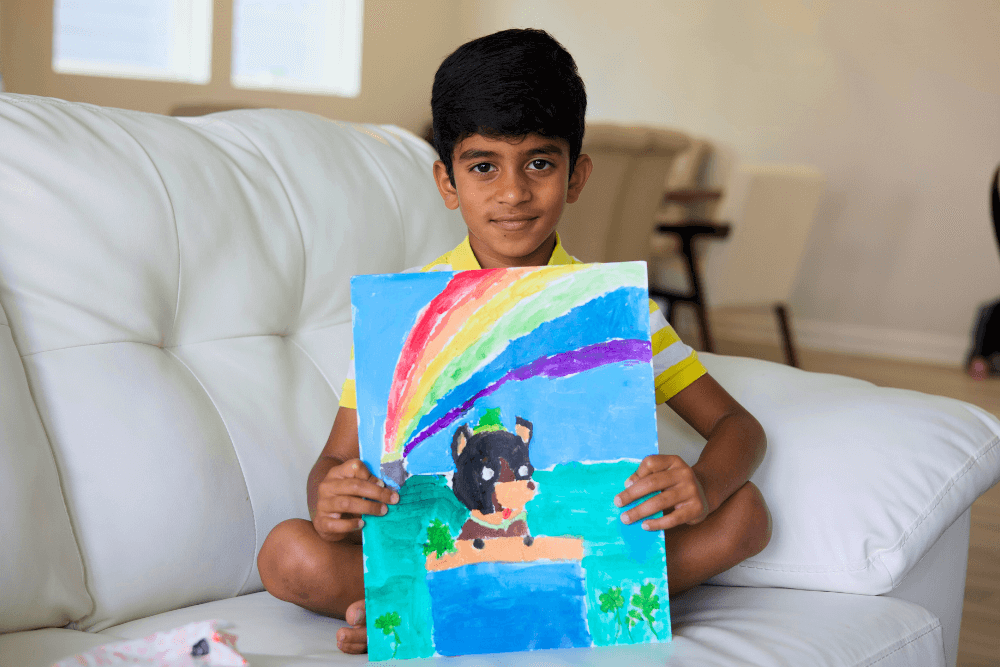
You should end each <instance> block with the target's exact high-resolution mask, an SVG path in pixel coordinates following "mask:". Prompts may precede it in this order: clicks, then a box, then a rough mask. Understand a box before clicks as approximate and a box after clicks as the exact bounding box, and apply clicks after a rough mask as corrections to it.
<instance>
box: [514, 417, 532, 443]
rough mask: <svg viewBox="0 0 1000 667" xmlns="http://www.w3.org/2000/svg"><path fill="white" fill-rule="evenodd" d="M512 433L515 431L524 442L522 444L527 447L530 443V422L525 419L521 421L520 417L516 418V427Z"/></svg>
mask: <svg viewBox="0 0 1000 667" xmlns="http://www.w3.org/2000/svg"><path fill="white" fill-rule="evenodd" d="M514 431H516V432H517V435H518V436H519V437H520V438H521V440H523V441H524V444H526V445H527V444H528V443H529V442H531V431H532V426H531V422H529V421H528V420H527V419H521V418H520V417H518V418H517V426H515V427H514Z"/></svg>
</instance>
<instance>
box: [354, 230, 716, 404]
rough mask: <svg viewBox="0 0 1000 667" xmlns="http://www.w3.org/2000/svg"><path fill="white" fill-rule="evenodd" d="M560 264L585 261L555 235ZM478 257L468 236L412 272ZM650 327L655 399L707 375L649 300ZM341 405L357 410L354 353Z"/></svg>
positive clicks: (460, 265) (458, 265)
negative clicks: (573, 253)
mask: <svg viewBox="0 0 1000 667" xmlns="http://www.w3.org/2000/svg"><path fill="white" fill-rule="evenodd" d="M560 264H583V262H581V261H580V260H578V259H577V258H576V257H573V256H572V255H570V254H569V253H568V252H566V250H565V249H564V248H563V247H562V242H561V241H560V240H559V235H558V234H556V247H555V250H553V251H552V257H550V258H549V266H557V265H560ZM481 268H482V267H481V266H479V260H477V259H476V256H475V255H474V254H473V252H472V246H470V245H469V237H468V236H466V237H465V240H464V241H462V242H461V243H459V244H458V247H457V248H455V249H454V250H451V251H449V252H446V253H445V254H443V255H441V256H440V257H438V258H437V259H435V260H434V261H433V262H431V263H430V264H428V265H427V266H425V267H423V268H422V269H411V271H417V270H419V271H469V270H474V269H481ZM649 330H650V332H651V334H652V343H653V378H654V384H655V385H656V402H657V403H663V402H664V401H666V400H668V399H670V398H673V397H674V396H675V395H676V394H677V392H679V391H680V390H681V389H684V388H685V387H687V386H688V385H689V384H691V383H692V382H694V381H695V380H697V379H698V378H700V377H701V376H702V375H704V374H705V367H704V366H703V365H702V363H701V362H700V361H699V360H698V354H697V353H696V352H695V351H694V350H693V349H691V348H690V347H688V346H687V345H685V344H684V343H683V342H681V339H680V338H678V336H677V333H676V332H675V331H674V328H673V327H672V326H670V324H668V323H667V320H666V318H664V317H663V313H661V312H660V307H659V306H657V305H656V302H655V301H653V300H652V299H650V301H649ZM340 406H341V407H344V408H351V409H354V410H356V409H357V407H358V398H357V393H356V391H355V386H354V354H353V352H352V354H351V368H350V370H349V371H348V373H347V379H346V380H344V387H343V389H342V390H341V392H340Z"/></svg>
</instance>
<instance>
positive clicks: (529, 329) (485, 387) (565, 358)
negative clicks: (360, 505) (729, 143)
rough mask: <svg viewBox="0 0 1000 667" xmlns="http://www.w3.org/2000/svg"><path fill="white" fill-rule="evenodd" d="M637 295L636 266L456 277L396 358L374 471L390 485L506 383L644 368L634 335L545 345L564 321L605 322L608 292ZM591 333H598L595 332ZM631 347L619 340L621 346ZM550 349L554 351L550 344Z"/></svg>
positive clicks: (642, 275)
mask: <svg viewBox="0 0 1000 667" xmlns="http://www.w3.org/2000/svg"><path fill="white" fill-rule="evenodd" d="M623 289H625V290H628V289H632V290H636V289H639V290H641V291H642V292H643V294H645V292H646V267H645V263H643V262H623V263H617V264H574V265H565V266H550V267H526V268H512V269H483V270H477V271H461V272H458V273H456V274H455V275H454V277H453V278H452V279H451V280H450V281H449V282H448V284H447V286H446V287H445V288H444V289H443V290H442V291H441V292H440V293H439V294H438V295H437V296H435V297H434V299H433V300H432V301H431V302H430V303H429V304H428V305H427V306H426V307H425V308H424V309H423V310H421V312H420V313H419V314H418V316H417V319H416V323H415V324H414V326H413V328H412V329H411V330H410V333H409V335H408V336H407V338H406V341H405V343H404V344H403V348H402V350H401V351H400V354H399V360H398V361H397V363H396V368H395V372H394V375H393V381H392V389H391V390H390V393H389V400H388V406H387V414H386V421H385V428H384V434H383V448H382V457H381V468H382V474H383V476H384V477H386V478H388V479H391V480H392V481H393V482H395V483H396V484H397V485H401V484H402V482H403V481H404V480H405V478H406V476H407V474H406V463H405V462H406V456H407V455H408V454H409V453H410V452H411V451H412V450H413V448H415V447H417V446H418V445H419V444H420V443H421V442H423V441H424V440H426V439H427V438H429V437H431V436H433V435H434V434H436V433H438V432H440V431H441V430H443V429H446V428H448V427H449V426H451V425H452V424H454V423H455V422H456V421H458V420H459V419H461V417H462V416H463V415H464V414H465V413H466V412H468V411H469V410H470V409H472V407H473V406H474V405H475V403H476V401H478V400H479V399H481V398H484V397H486V396H489V395H490V394H492V393H493V392H495V391H497V390H498V389H499V388H500V387H501V386H503V385H504V384H505V383H508V382H517V381H520V380H527V379H529V378H532V377H549V378H558V377H566V376H569V375H574V374H576V373H582V372H584V371H587V370H591V369H594V368H598V367H600V366H604V365H607V364H614V363H625V364H635V363H650V360H651V347H650V342H649V337H648V334H647V336H646V337H645V339H636V338H634V335H635V330H634V329H632V330H631V331H630V332H628V333H626V332H624V331H623V332H622V333H621V334H620V335H616V334H615V332H614V331H601V332H599V333H598V334H597V335H590V336H589V335H588V332H585V331H581V332H580V335H578V336H573V337H569V338H568V339H567V338H566V337H564V336H563V337H552V336H548V335H546V334H547V333H548V331H549V329H547V328H546V325H547V324H550V323H553V322H556V321H558V320H560V319H561V318H565V317H567V316H571V317H572V316H577V317H579V316H580V315H581V314H584V315H587V309H590V310H592V311H593V316H594V317H593V318H590V317H589V316H587V317H586V319H585V321H588V320H589V321H593V322H600V321H614V319H615V318H609V317H607V315H608V313H607V312H606V310H605V309H606V308H608V307H610V306H609V303H613V302H610V301H609V300H608V299H606V298H605V297H607V296H608V295H609V294H611V293H612V292H615V291H617V290H623ZM596 329H600V327H595V330H596ZM629 335H631V336H633V337H631V338H630V337H625V336H629ZM555 341H558V342H555Z"/></svg>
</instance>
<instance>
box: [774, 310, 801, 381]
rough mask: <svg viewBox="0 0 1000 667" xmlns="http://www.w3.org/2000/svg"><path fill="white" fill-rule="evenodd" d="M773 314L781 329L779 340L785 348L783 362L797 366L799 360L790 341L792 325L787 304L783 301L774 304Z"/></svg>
mask: <svg viewBox="0 0 1000 667" xmlns="http://www.w3.org/2000/svg"><path fill="white" fill-rule="evenodd" d="M774 314H775V316H776V317H777V318H778V327H779V328H780V329H781V342H782V345H783V346H784V349H785V363H787V364H788V365H789V366H794V367H795V368H799V360H798V357H797V356H796V355H795V344H794V343H793V342H792V327H791V324H790V323H789V317H788V306H786V305H785V304H783V303H776V304H774Z"/></svg>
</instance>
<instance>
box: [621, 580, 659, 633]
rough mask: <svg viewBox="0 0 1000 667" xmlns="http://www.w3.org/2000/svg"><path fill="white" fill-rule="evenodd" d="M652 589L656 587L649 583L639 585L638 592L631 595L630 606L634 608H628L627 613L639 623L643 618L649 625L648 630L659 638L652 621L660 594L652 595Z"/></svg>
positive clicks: (657, 607)
mask: <svg viewBox="0 0 1000 667" xmlns="http://www.w3.org/2000/svg"><path fill="white" fill-rule="evenodd" d="M654 590H656V587H655V586H654V585H653V584H651V583H646V584H643V585H642V586H640V587H639V592H638V593H635V594H633V595H632V606H633V607H635V609H630V610H629V612H628V615H629V616H631V617H632V618H634V619H636V621H637V622H639V623H641V622H642V620H643V619H645V620H646V623H647V624H648V625H649V631H650V632H652V633H653V636H654V637H656V638H657V639H659V638H660V635H658V634H656V630H655V629H654V628H653V622H654V620H655V619H654V616H655V615H656V610H657V609H659V608H660V596H659V595H653V591H654Z"/></svg>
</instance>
